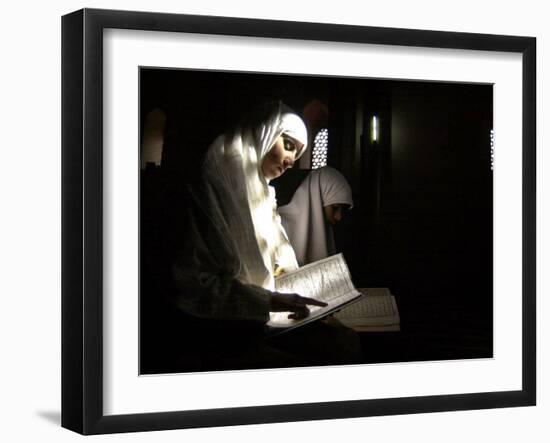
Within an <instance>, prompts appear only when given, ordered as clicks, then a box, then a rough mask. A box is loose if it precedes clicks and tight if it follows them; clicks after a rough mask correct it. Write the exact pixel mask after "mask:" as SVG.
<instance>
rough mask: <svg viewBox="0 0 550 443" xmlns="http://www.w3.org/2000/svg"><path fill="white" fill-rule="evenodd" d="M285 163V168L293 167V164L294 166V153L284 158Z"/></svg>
mask: <svg viewBox="0 0 550 443" xmlns="http://www.w3.org/2000/svg"><path fill="white" fill-rule="evenodd" d="M283 165H284V167H285V169H288V168H292V166H294V155H292V156H286V157H285V159H284V160H283Z"/></svg>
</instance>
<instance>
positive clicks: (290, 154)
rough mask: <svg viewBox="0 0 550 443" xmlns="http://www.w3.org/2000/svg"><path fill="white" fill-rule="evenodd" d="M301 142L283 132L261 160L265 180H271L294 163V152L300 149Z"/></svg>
mask: <svg viewBox="0 0 550 443" xmlns="http://www.w3.org/2000/svg"><path fill="white" fill-rule="evenodd" d="M302 146H303V145H302V143H300V142H298V141H296V140H294V139H293V138H290V137H289V136H287V135H285V134H283V135H281V136H279V137H278V138H277V140H275V143H274V144H273V146H272V147H271V149H270V150H269V152H268V153H267V154H266V156H265V157H264V159H263V161H262V172H263V174H264V177H265V178H266V179H267V180H273V179H275V178H277V177H280V176H281V175H283V173H284V172H285V171H286V170H287V169H288V168H291V167H292V165H294V160H295V159H296V154H297V153H298V151H299V150H300V149H302Z"/></svg>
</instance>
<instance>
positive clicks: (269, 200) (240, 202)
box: [203, 102, 307, 289]
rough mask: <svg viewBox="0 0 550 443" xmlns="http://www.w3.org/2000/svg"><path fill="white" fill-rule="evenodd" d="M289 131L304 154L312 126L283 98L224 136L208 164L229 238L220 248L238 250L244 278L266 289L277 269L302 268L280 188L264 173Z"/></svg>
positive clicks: (216, 212)
mask: <svg viewBox="0 0 550 443" xmlns="http://www.w3.org/2000/svg"><path fill="white" fill-rule="evenodd" d="M283 133H284V134H287V135H288V136H289V137H292V138H293V139H295V140H297V141H298V142H300V143H301V144H303V147H302V148H301V149H300V151H299V152H297V155H296V158H299V157H300V155H302V153H303V152H304V150H305V149H306V145H307V130H306V127H305V125H304V122H303V121H302V120H301V119H300V117H298V116H297V115H296V114H294V113H293V112H292V111H291V110H290V108H288V107H287V106H285V105H283V104H282V103H280V102H279V103H278V104H277V105H276V106H275V108H274V109H273V110H272V111H271V112H270V113H269V114H268V115H267V116H266V118H265V120H264V121H261V122H259V123H258V124H257V125H256V126H254V127H246V126H243V127H240V128H238V129H237V131H235V133H233V134H231V135H227V134H226V135H222V136H220V137H218V138H217V139H216V140H215V141H214V143H213V144H212V145H211V146H210V148H209V150H208V153H207V155H206V158H205V162H204V165H203V173H204V178H205V179H206V182H207V184H208V187H209V191H208V192H209V196H210V197H209V198H208V200H209V202H208V205H209V206H210V209H209V213H210V214H211V218H212V223H214V224H215V225H216V226H217V228H218V229H219V233H220V237H221V238H224V239H225V241H226V244H225V245H220V247H221V248H220V249H223V248H225V249H226V250H228V251H234V252H236V254H237V256H238V259H239V270H238V275H237V276H236V277H237V278H238V279H239V280H240V281H241V282H243V283H251V284H255V285H258V286H262V287H264V288H266V289H274V278H273V274H274V272H275V269H276V267H282V268H284V269H287V270H292V269H295V268H297V267H298V263H297V261H296V256H295V255H294V251H293V249H292V246H290V243H289V242H288V238H287V236H286V233H285V231H284V228H283V227H282V225H281V219H280V216H279V214H278V212H277V205H276V200H275V191H274V189H273V188H272V187H271V186H269V181H268V180H266V178H265V177H264V175H263V173H262V161H263V159H264V157H265V156H266V154H267V153H268V152H269V151H270V150H271V148H272V147H273V145H274V143H275V141H276V140H277V138H278V137H279V136H281V135H282V134H283Z"/></svg>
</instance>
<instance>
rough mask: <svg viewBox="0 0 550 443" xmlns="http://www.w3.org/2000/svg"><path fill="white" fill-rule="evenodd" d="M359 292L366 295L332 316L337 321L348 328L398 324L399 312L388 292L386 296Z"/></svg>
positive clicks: (393, 298) (370, 292) (368, 290)
mask: <svg viewBox="0 0 550 443" xmlns="http://www.w3.org/2000/svg"><path fill="white" fill-rule="evenodd" d="M361 291H362V292H366V294H367V295H366V296H365V297H363V298H362V299H361V300H360V301H358V302H357V303H354V304H353V305H350V306H346V307H345V308H343V309H342V310H340V311H338V312H337V313H336V314H334V316H335V317H336V318H337V319H338V320H340V321H341V322H342V323H344V324H345V325H347V326H350V327H352V326H381V325H394V324H399V322H400V319H399V312H398V310H397V304H396V302H395V297H394V296H393V295H391V294H390V293H389V291H388V293H387V295H386V294H384V295H371V294H373V293H374V294H376V293H378V294H380V293H381V292H377V291H371V290H370V289H367V290H366V291H365V290H364V289H362V290H361Z"/></svg>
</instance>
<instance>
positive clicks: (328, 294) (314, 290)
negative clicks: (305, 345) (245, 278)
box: [267, 254, 362, 333]
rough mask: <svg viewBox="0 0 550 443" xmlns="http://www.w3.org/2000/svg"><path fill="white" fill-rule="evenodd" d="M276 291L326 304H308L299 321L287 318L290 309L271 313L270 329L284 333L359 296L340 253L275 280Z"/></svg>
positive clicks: (329, 312) (323, 315)
mask: <svg viewBox="0 0 550 443" xmlns="http://www.w3.org/2000/svg"><path fill="white" fill-rule="evenodd" d="M275 290H276V291H278V292H283V293H295V294H299V295H301V296H303V297H311V298H314V299H316V300H320V301H323V302H325V303H328V306H326V307H324V308H321V307H318V306H312V305H309V306H308V307H309V309H310V314H309V316H308V317H306V318H304V319H301V320H294V319H289V318H288V316H289V314H290V312H272V313H271V314H270V320H269V322H268V323H267V326H269V327H270V328H271V329H272V332H274V333H278V332H286V331H289V330H291V329H294V328H296V327H298V326H302V325H305V324H306V323H309V322H311V321H313V320H317V319H319V318H322V317H325V316H326V315H328V314H331V313H332V312H334V311H336V310H338V309H341V308H342V307H344V306H345V305H347V304H349V303H351V302H354V301H357V300H358V299H359V298H360V297H361V296H362V295H361V293H360V292H359V291H358V290H357V289H355V286H353V283H352V281H351V276H350V273H349V269H348V266H347V264H346V262H345V260H344V256H343V255H342V254H337V255H333V256H331V257H328V258H325V259H323V260H319V261H316V262H314V263H310V264H308V265H305V266H302V267H301V268H299V269H296V270H295V271H292V272H289V273H288V274H284V275H282V276H280V277H277V278H276V279H275Z"/></svg>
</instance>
